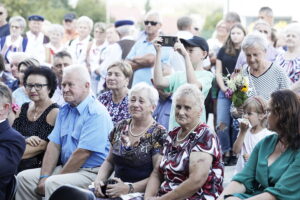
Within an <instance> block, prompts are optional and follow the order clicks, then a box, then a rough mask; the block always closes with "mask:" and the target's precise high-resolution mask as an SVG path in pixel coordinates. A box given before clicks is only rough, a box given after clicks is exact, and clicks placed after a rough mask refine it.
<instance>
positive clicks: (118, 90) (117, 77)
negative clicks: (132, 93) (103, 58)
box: [98, 61, 132, 124]
mask: <svg viewBox="0 0 300 200" xmlns="http://www.w3.org/2000/svg"><path fill="white" fill-rule="evenodd" d="M131 76H132V69H131V66H130V64H128V63H126V62H124V61H120V62H116V63H113V64H112V65H110V66H109V67H108V68H107V76H106V86H107V88H108V89H109V91H106V92H104V93H102V94H100V96H99V98H98V99H99V101H100V102H101V103H102V104H103V105H104V106H105V107H106V108H107V110H108V112H109V114H110V116H111V117H112V121H113V122H114V124H116V123H117V122H119V121H121V120H123V119H128V118H129V117H130V114H129V111H128V88H127V86H128V83H129V80H130V78H131Z"/></svg>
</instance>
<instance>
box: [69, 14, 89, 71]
mask: <svg viewBox="0 0 300 200" xmlns="http://www.w3.org/2000/svg"><path fill="white" fill-rule="evenodd" d="M93 24H94V23H93V20H92V19H90V18H89V17H87V16H81V17H79V18H78V20H77V32H78V37H77V38H76V39H74V40H71V41H70V42H69V46H68V48H67V49H68V52H69V53H70V54H71V56H72V59H73V63H75V64H84V65H85V64H86V54H87V49H88V46H89V43H90V42H91V41H92V37H91V36H90V34H91V31H92V29H93Z"/></svg>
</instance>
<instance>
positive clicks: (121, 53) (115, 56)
mask: <svg viewBox="0 0 300 200" xmlns="http://www.w3.org/2000/svg"><path fill="white" fill-rule="evenodd" d="M133 25H134V22H133V21H131V20H118V21H116V22H115V28H116V31H117V33H118V35H119V36H120V40H119V41H118V42H116V43H114V44H112V45H109V46H108V47H107V49H106V54H105V57H104V60H103V61H102V62H101V64H100V65H99V67H98V68H97V69H96V70H95V74H96V75H97V76H100V81H99V82H100V86H102V85H103V84H104V82H105V77H106V74H107V68H108V67H109V65H111V64H112V63H114V62H117V61H120V60H124V59H125V58H126V56H127V55H128V53H129V52H130V50H131V48H132V46H133V45H134V43H135V41H134V39H133V33H134V26H133ZM97 84H98V83H97ZM98 85H99V84H98ZM96 88H97V89H96V90H97V92H98V91H99V90H102V89H103V88H102V87H100V88H98V87H96Z"/></svg>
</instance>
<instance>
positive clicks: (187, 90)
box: [173, 83, 204, 110]
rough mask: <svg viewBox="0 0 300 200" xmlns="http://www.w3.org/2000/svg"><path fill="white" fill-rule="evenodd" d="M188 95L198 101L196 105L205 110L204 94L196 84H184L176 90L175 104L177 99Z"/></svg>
mask: <svg viewBox="0 0 300 200" xmlns="http://www.w3.org/2000/svg"><path fill="white" fill-rule="evenodd" d="M186 96H188V97H189V98H191V99H194V100H195V102H196V105H195V106H196V107H197V108H199V109H201V110H203V107H204V96H203V94H202V92H201V91H200V89H199V88H198V87H197V86H196V85H194V84H190V83H186V84H183V85H181V86H180V87H179V88H178V89H177V90H176V92H175V93H174V95H173V104H176V101H177V99H179V98H181V97H186Z"/></svg>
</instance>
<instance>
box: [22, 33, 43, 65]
mask: <svg viewBox="0 0 300 200" xmlns="http://www.w3.org/2000/svg"><path fill="white" fill-rule="evenodd" d="M26 36H27V38H28V43H27V47H26V51H25V52H26V53H27V54H28V55H29V56H30V57H33V58H35V59H37V60H38V61H39V62H40V63H44V62H45V47H44V36H45V35H44V34H43V33H39V34H38V36H36V35H34V34H33V33H32V32H31V31H28V32H26Z"/></svg>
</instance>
